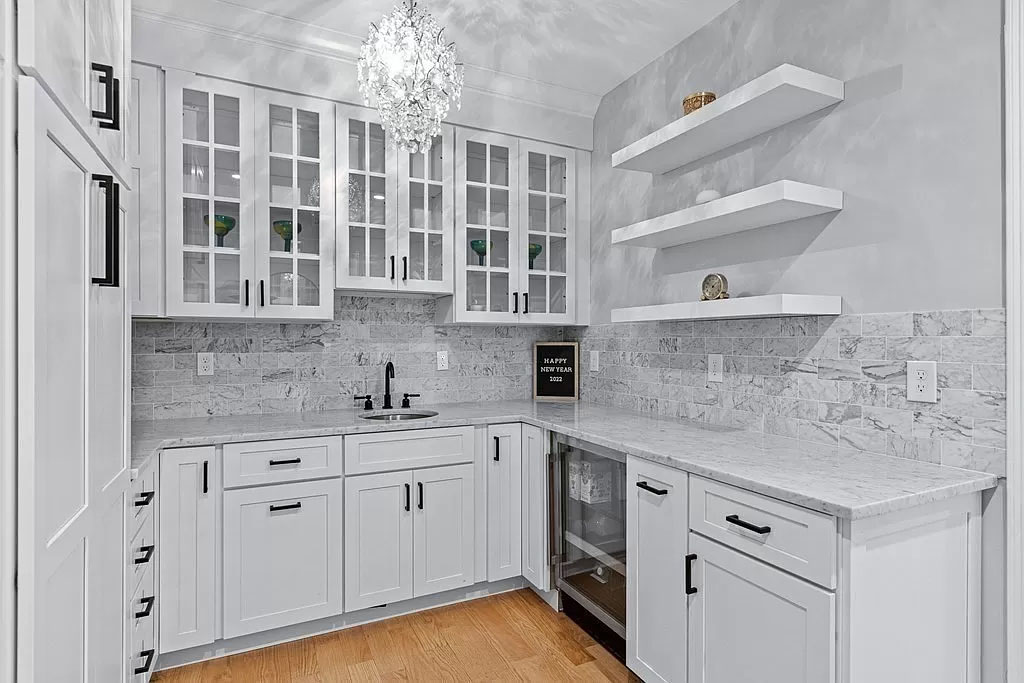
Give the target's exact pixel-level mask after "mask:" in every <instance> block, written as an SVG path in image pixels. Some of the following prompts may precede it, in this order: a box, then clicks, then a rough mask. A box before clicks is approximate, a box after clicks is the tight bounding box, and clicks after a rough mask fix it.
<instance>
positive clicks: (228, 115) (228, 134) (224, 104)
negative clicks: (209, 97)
mask: <svg viewBox="0 0 1024 683" xmlns="http://www.w3.org/2000/svg"><path fill="white" fill-rule="evenodd" d="M213 110H214V112H213V140H214V142H216V143H217V144H219V145H231V146H232V147H238V136H239V130H238V98H237V97H228V96H227V95H214V97H213Z"/></svg>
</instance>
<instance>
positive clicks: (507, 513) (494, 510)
mask: <svg viewBox="0 0 1024 683" xmlns="http://www.w3.org/2000/svg"><path fill="white" fill-rule="evenodd" d="M487 437H488V438H487V441H488V444H487V448H488V455H489V457H488V458H487V461H486V462H487V580H488V581H499V580H501V579H507V578H509V577H512V576H519V575H521V574H522V573H523V559H522V557H523V540H522V524H523V515H522V509H523V508H522V506H523V466H522V461H523V446H522V427H521V425H520V424H519V423H518V422H517V423H515V424H507V425H491V426H490V427H488V428H487Z"/></svg>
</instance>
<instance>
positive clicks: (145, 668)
mask: <svg viewBox="0 0 1024 683" xmlns="http://www.w3.org/2000/svg"><path fill="white" fill-rule="evenodd" d="M155 655H156V650H143V651H142V652H140V653H139V656H140V657H145V658H146V663H145V664H143V665H142V666H139V667H136V668H135V675H136V676H138V675H139V674H145V673H149V667H151V666H153V657H154V656H155Z"/></svg>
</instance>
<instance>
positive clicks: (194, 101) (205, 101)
mask: <svg viewBox="0 0 1024 683" xmlns="http://www.w3.org/2000/svg"><path fill="white" fill-rule="evenodd" d="M181 137H182V138H184V139H185V140H198V141H199V142H209V140H210V96H209V95H208V94H207V93H205V92H200V91H198V90H183V91H182V93H181Z"/></svg>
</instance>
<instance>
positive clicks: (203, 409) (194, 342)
mask: <svg viewBox="0 0 1024 683" xmlns="http://www.w3.org/2000/svg"><path fill="white" fill-rule="evenodd" d="M434 310H435V301H434V300H433V299H400V298H394V297H355V296H347V295H342V294H340V293H339V294H336V295H335V305H334V320H333V321H332V322H328V323H308V324H302V323H284V324H282V323H269V322H202V321H199V322H184V321H173V322H172V321H156V320H136V321H135V322H134V326H135V329H134V335H133V342H132V418H133V419H135V420H150V419H164V418H175V417H200V416H207V415H242V414H255V413H279V412H297V411H300V410H330V409H337V408H348V407H351V406H353V405H356V404H355V402H354V401H353V399H352V397H353V396H355V395H357V394H366V393H370V394H373V397H374V402H375V406H376V407H380V405H381V397H382V396H383V393H384V364H385V363H387V362H388V361H389V360H390V361H393V362H394V364H395V368H396V377H395V379H394V380H393V381H392V395H393V397H394V404H395V406H398V405H399V404H400V401H401V398H402V393H403V392H408V393H417V394H422V397H421V398H418V399H414V405H415V404H416V403H451V402H460V401H488V400H506V399H526V398H529V397H530V396H531V395H532V385H531V379H530V378H531V374H530V359H531V351H532V349H533V343H534V342H535V341H550V340H557V339H560V338H561V334H562V330H561V328H532V327H531V328H527V327H510V326H452V325H438V326H435V325H434ZM439 350H447V351H448V354H449V366H450V367H449V369H448V370H445V371H438V370H437V369H436V367H437V365H436V362H437V351H439ZM205 352H209V353H213V354H215V355H214V360H215V362H214V374H213V375H212V376H202V377H200V376H198V375H197V374H196V354H197V353H205Z"/></svg>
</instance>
